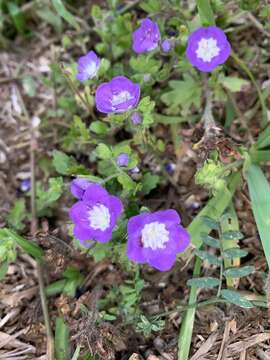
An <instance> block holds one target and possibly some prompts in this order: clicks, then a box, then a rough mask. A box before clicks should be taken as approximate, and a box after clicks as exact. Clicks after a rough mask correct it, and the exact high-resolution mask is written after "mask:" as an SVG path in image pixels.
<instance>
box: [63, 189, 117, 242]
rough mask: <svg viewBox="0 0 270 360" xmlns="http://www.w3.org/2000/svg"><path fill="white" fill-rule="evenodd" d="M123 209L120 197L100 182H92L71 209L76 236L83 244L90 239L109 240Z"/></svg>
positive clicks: (70, 213)
mask: <svg viewBox="0 0 270 360" xmlns="http://www.w3.org/2000/svg"><path fill="white" fill-rule="evenodd" d="M122 211H123V204H122V202H121V200H120V199H119V198H118V197H116V196H113V195H110V194H109V193H108V192H107V191H106V190H105V189H104V188H103V187H102V186H100V185H98V184H94V183H92V184H90V185H89V186H88V187H87V189H86V190H85V192H84V194H83V196H82V198H81V199H80V200H79V201H78V202H76V203H75V204H74V205H73V206H72V207H71V209H70V211H69V215H70V218H71V220H72V221H73V222H74V236H75V237H76V238H77V239H78V240H80V242H81V243H82V244H85V241H88V240H95V241H98V242H102V243H105V242H108V241H109V240H110V239H111V238H112V232H113V230H114V229H115V227H116V224H117V221H118V219H119V217H120V215H121V213H122Z"/></svg>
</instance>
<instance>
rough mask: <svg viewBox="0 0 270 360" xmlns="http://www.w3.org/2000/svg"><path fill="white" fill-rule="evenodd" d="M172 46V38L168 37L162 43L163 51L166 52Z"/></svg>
mask: <svg viewBox="0 0 270 360" xmlns="http://www.w3.org/2000/svg"><path fill="white" fill-rule="evenodd" d="M171 48H172V43H171V41H170V40H168V39H166V40H164V41H162V43H161V49H162V51H164V52H165V53H168V52H169V51H170V50H171Z"/></svg>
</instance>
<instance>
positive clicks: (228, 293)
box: [221, 289, 254, 309]
mask: <svg viewBox="0 0 270 360" xmlns="http://www.w3.org/2000/svg"><path fill="white" fill-rule="evenodd" d="M221 296H222V297H223V299H225V300H227V301H228V302H229V303H231V304H234V305H237V306H240V307H242V308H246V309H250V308H253V307H254V305H253V304H252V302H251V301H249V300H247V299H245V298H244V297H243V296H241V295H240V294H239V293H238V292H237V291H233V290H227V289H224V290H221Z"/></svg>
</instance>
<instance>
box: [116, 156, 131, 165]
mask: <svg viewBox="0 0 270 360" xmlns="http://www.w3.org/2000/svg"><path fill="white" fill-rule="evenodd" d="M116 162H117V165H118V166H121V167H122V166H123V167H125V166H128V162H129V156H128V154H126V153H121V154H119V155H118V156H117V158H116Z"/></svg>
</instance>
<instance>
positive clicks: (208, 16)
mask: <svg viewBox="0 0 270 360" xmlns="http://www.w3.org/2000/svg"><path fill="white" fill-rule="evenodd" d="M196 3H197V8H198V11H199V15H200V19H201V24H202V26H210V25H215V17H214V13H213V10H212V7H211V4H210V0H196Z"/></svg>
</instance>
